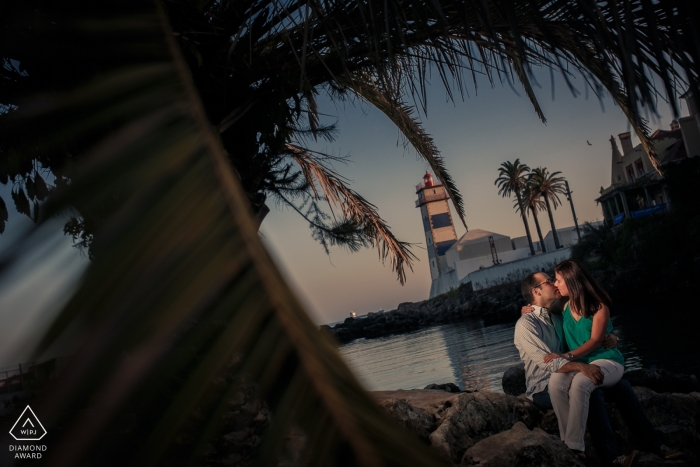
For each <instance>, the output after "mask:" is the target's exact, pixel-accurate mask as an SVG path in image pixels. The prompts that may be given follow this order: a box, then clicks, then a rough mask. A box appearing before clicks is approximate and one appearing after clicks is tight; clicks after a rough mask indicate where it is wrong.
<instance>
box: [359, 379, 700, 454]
mask: <svg viewBox="0 0 700 467" xmlns="http://www.w3.org/2000/svg"><path fill="white" fill-rule="evenodd" d="M431 386H432V385H431ZM435 386H439V385H435ZM634 389H635V392H636V393H637V396H638V397H639V399H640V402H641V403H642V405H643V406H644V408H645V410H646V412H647V414H648V416H649V419H650V420H651V422H652V425H654V427H656V430H657V433H658V434H659V436H660V438H661V441H662V442H663V443H664V444H666V445H668V446H670V447H671V448H672V449H678V450H680V451H683V452H684V453H685V456H686V457H685V459H684V460H683V461H675V462H670V461H666V462H664V461H663V459H661V458H659V457H658V456H655V455H653V454H644V455H642V456H641V457H640V459H639V461H638V462H639V463H638V464H637V465H639V466H640V467H644V466H647V467H653V466H661V465H663V466H667V467H670V466H685V465H700V434H699V431H698V427H700V393H698V392H693V393H690V394H678V393H677V394H668V393H664V394H658V393H656V392H654V391H652V390H650V389H648V388H643V387H635V388H634ZM372 394H373V396H374V397H375V399H376V400H377V402H378V403H379V404H380V405H381V406H382V407H384V409H385V410H386V411H387V412H388V413H390V414H391V415H392V416H393V417H394V418H396V419H397V420H398V421H399V423H400V424H401V425H402V426H404V427H406V428H407V429H409V430H410V431H412V432H413V433H415V434H416V435H417V436H419V437H420V438H421V439H423V440H426V441H428V442H429V444H430V445H431V447H432V448H433V449H434V450H435V451H436V452H437V453H438V454H439V455H440V456H442V457H443V458H445V459H446V460H448V461H449V462H451V463H452V464H455V465H457V464H460V463H461V465H464V466H468V465H476V464H475V463H476V462H479V464H478V465H479V466H480V467H483V466H500V465H508V466H510V465H514V466H518V465H536V466H540V465H543V466H559V465H566V466H569V465H583V464H580V463H579V464H576V463H575V462H578V460H577V459H573V461H572V458H571V457H565V456H564V457H563V454H562V451H561V450H562V449H564V452H567V453H568V451H567V449H566V447H565V446H564V445H563V444H562V443H561V442H560V441H558V431H559V430H558V424H557V419H556V415H555V414H554V412H553V411H552V410H549V411H547V412H546V413H543V412H542V411H541V410H540V409H538V408H537V407H536V406H535V405H534V404H533V403H532V402H531V401H530V400H528V399H527V398H526V397H525V396H524V395H520V396H518V397H515V396H510V395H507V394H498V393H488V392H481V393H474V394H469V393H464V392H462V393H457V394H455V393H450V392H445V391H439V390H430V389H428V390H419V389H416V390H410V391H403V390H400V391H381V392H374V393H372ZM608 412H609V414H610V420H611V424H612V426H613V429H614V431H615V432H616V433H617V437H618V446H619V448H620V449H621V451H622V452H629V451H630V450H631V449H639V450H644V449H649V447H648V446H640V445H638V443H636V441H635V440H634V439H633V437H632V434H631V432H630V431H629V429H628V428H627V426H625V424H624V421H623V420H624V419H623V418H622V416H621V414H620V412H619V410H617V408H616V407H615V405H614V404H608ZM518 424H520V425H521V426H518ZM516 426H517V429H516ZM530 430H532V431H530ZM543 452H544V453H546V455H545V454H543ZM586 454H587V456H588V459H587V460H586V466H588V467H600V461H599V459H598V457H597V455H596V453H595V450H594V449H593V443H592V442H591V439H590V436H589V434H587V435H586ZM543 456H544V457H543Z"/></svg>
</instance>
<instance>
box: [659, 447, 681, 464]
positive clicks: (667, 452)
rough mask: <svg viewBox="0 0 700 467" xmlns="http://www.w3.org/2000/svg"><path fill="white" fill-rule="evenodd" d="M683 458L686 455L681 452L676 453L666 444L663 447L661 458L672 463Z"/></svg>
mask: <svg viewBox="0 0 700 467" xmlns="http://www.w3.org/2000/svg"><path fill="white" fill-rule="evenodd" d="M683 456H685V454H684V453H682V452H681V451H674V450H673V449H671V448H669V447H668V446H666V445H665V444H662V445H661V458H663V459H664V460H667V461H670V460H674V459H680V458H682V457H683Z"/></svg>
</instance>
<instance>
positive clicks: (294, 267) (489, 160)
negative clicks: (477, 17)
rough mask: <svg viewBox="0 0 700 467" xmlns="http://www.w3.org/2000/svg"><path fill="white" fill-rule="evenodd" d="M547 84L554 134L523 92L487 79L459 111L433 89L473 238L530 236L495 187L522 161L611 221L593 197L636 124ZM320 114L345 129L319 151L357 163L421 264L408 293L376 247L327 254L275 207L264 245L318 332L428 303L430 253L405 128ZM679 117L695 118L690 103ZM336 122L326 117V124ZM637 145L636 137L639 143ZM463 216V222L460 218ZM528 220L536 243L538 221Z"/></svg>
mask: <svg viewBox="0 0 700 467" xmlns="http://www.w3.org/2000/svg"><path fill="white" fill-rule="evenodd" d="M537 77H538V79H539V82H540V84H541V88H540V89H538V90H537V94H538V98H539V99H540V105H541V107H542V108H543V110H544V113H545V117H546V118H547V124H546V125H544V124H543V123H542V122H541V121H540V120H539V119H538V117H537V115H536V114H535V111H534V110H533V107H532V105H531V104H530V102H529V100H528V99H527V98H526V96H525V95H524V93H523V92H522V91H521V89H520V88H519V87H516V90H518V93H519V95H517V94H516V93H515V91H514V90H513V89H511V87H509V86H508V84H507V83H504V85H503V86H501V85H500V84H498V83H497V84H496V86H495V87H493V88H491V87H490V85H489V83H488V82H487V81H486V79H482V80H481V82H480V83H479V87H478V92H477V93H475V92H474V88H473V87H471V88H470V89H469V94H470V96H469V97H467V98H465V100H464V101H462V100H461V99H460V100H458V101H457V102H455V103H454V104H453V103H450V102H448V101H447V97H446V93H445V91H444V88H443V86H442V84H441V82H440V81H439V77H437V76H436V77H435V79H434V80H433V81H434V85H433V86H432V87H431V88H430V92H429V95H428V115H427V118H425V117H424V116H423V118H422V121H423V123H424V126H425V128H426V129H427V131H428V133H429V134H431V135H432V137H433V138H434V140H435V143H436V144H437V146H438V148H439V150H440V151H441V153H442V155H443V157H444V158H445V162H446V164H447V168H448V170H449V172H450V173H451V175H452V177H453V178H454V180H455V182H456V183H457V187H458V189H459V190H460V192H461V193H462V195H463V197H464V204H465V213H466V221H467V225H468V227H469V228H470V229H483V230H488V231H493V232H497V233H501V234H505V235H509V236H510V237H520V236H523V235H525V231H524V227H523V224H522V221H521V220H520V217H519V216H518V215H517V214H516V213H515V211H514V210H513V199H509V198H505V199H504V198H501V197H500V196H499V195H498V189H497V187H496V186H495V185H494V180H495V179H496V178H497V171H498V167H499V165H500V164H501V163H502V162H505V161H513V160H515V159H516V158H519V159H520V160H521V162H523V163H525V164H527V165H529V166H530V167H533V168H534V167H540V166H543V167H547V168H548V169H549V170H550V171H557V170H558V171H561V172H562V176H564V177H566V178H567V179H568V180H569V184H570V187H571V190H572V191H573V198H574V203H575V207H576V214H577V216H578V218H579V222H580V223H581V224H583V223H584V222H586V221H595V220H601V219H602V212H601V209H600V207H599V206H597V205H596V203H595V201H594V200H595V198H597V196H598V192H599V190H600V188H601V186H604V187H607V186H609V184H610V158H611V149H610V142H609V139H610V135H614V136H615V137H616V138H617V135H618V134H619V133H622V132H625V131H628V130H629V129H630V127H629V124H628V123H627V119H626V118H625V116H624V115H623V114H622V112H621V111H620V109H619V108H618V107H616V106H615V105H614V104H613V102H612V100H611V99H609V98H607V99H604V100H603V106H604V109H605V110H604V111H603V110H602V109H601V103H600V101H599V100H598V99H597V97H596V96H595V95H594V94H593V93H592V92H589V95H588V99H586V97H585V94H584V86H583V84H582V82H581V80H580V79H579V80H578V81H577V82H576V86H577V87H578V89H579V91H580V92H581V95H580V96H579V97H578V98H574V97H572V95H571V92H570V91H569V89H568V88H567V87H566V85H565V83H564V82H563V80H562V79H561V78H560V77H557V79H556V81H555V98H554V100H552V88H551V85H550V75H549V72H548V71H547V72H540V73H538V75H537ZM321 112H323V113H326V114H329V115H333V116H337V119H338V128H339V130H340V131H339V136H338V138H337V140H336V141H335V142H333V143H331V144H328V143H322V144H319V145H318V146H317V147H316V149H319V150H325V151H326V152H329V153H331V154H334V155H340V156H349V157H350V159H351V161H352V162H351V163H350V164H348V165H347V166H342V165H336V166H335V168H336V169H337V170H338V171H339V172H340V173H341V174H343V175H345V176H346V177H348V178H349V179H351V180H352V185H351V187H352V188H353V189H354V190H356V191H357V192H359V193H360V194H361V195H363V196H364V197H365V198H366V199H368V200H369V201H371V202H373V203H374V204H375V205H376V206H377V207H378V209H379V213H380V215H382V217H383V218H384V219H385V220H386V221H387V222H388V224H389V225H390V226H391V228H392V230H393V232H394V234H395V235H396V236H397V237H398V238H399V239H401V240H403V241H407V242H411V243H416V244H417V245H416V247H414V249H413V251H414V253H415V254H416V256H418V258H419V261H417V262H416V263H415V264H414V267H413V273H410V272H409V274H408V280H407V283H406V285H405V286H403V287H402V286H401V285H400V284H399V283H398V281H397V280H396V277H395V275H394V274H393V273H392V272H391V269H390V266H389V265H386V266H382V264H381V262H380V261H379V260H378V254H377V251H376V250H369V249H368V250H363V251H361V252H359V253H354V254H349V253H347V252H346V251H344V250H342V249H340V248H335V249H333V250H331V254H330V256H327V255H326V254H325V253H324V251H323V249H322V247H321V246H320V245H319V244H317V243H316V242H314V240H313V239H312V238H311V235H310V231H309V229H308V227H307V224H306V222H305V221H304V220H303V219H302V218H301V217H300V216H299V215H298V214H296V213H295V212H292V211H290V210H288V209H285V208H282V207H278V208H275V206H273V205H271V206H270V208H271V209H272V212H271V213H270V214H269V215H268V216H267V218H266V219H265V221H264V222H263V224H262V228H261V232H262V233H263V235H264V236H265V242H266V244H267V245H268V246H269V248H270V250H271V251H272V252H273V254H274V255H275V257H276V259H277V261H278V264H279V265H280V266H281V267H282V269H283V270H284V271H285V272H286V274H287V277H288V278H289V280H290V282H291V283H292V285H293V286H294V287H295V288H296V290H297V292H298V295H299V296H300V298H301V299H302V300H303V301H304V303H305V304H306V305H307V308H308V310H309V311H310V313H311V314H312V316H313V317H314V319H315V320H316V321H317V322H318V323H329V322H335V321H339V320H342V319H345V318H346V317H348V316H349V313H350V312H351V311H355V312H356V313H357V314H358V315H361V314H365V313H367V312H370V311H377V310H379V309H384V310H387V311H388V310H392V309H395V308H396V307H397V305H398V304H399V303H401V302H407V301H420V300H425V299H427V298H428V293H429V291H430V272H429V268H428V259H427V258H428V256H427V250H426V249H425V237H424V234H423V225H422V222H421V219H420V212H419V210H418V209H417V208H416V207H415V204H414V201H415V199H416V195H415V185H416V184H417V183H419V182H420V181H421V180H422V177H423V175H424V174H425V171H426V169H427V168H428V166H427V164H426V163H425V162H423V161H422V160H418V159H417V158H416V153H415V151H414V150H412V148H411V149H409V150H407V151H404V148H403V146H402V145H401V138H400V136H399V134H398V132H397V129H396V127H395V126H394V125H393V124H392V123H391V122H390V121H389V120H388V118H386V117H385V116H384V115H383V114H381V112H379V111H378V110H376V109H373V108H370V107H369V106H366V105H365V106H355V107H353V106H348V105H346V106H345V107H336V106H335V105H334V104H333V103H331V102H329V101H328V100H324V101H322V103H321ZM659 112H660V116H661V118H660V121H657V122H650V126H651V128H652V131H653V130H655V129H656V128H659V127H661V128H663V129H670V123H671V120H672V112H671V110H670V108H669V106H668V105H667V104H666V103H664V102H661V103H660V105H659ZM681 114H682V115H687V110H686V108H685V106H683V107H682V108H681ZM333 121H335V119H333V118H327V120H326V123H331V122H333ZM586 140H588V141H590V142H591V143H592V146H589V145H588V144H587V143H586ZM397 143H398V144H397ZM638 143H639V141H638V139H637V138H636V136H633V144H635V145H636V144H638ZM618 146H619V142H618ZM562 201H563V202H565V203H566V204H565V205H564V206H560V207H559V209H557V211H556V212H555V215H554V221H555V225H556V226H557V227H569V226H573V218H572V215H571V209H570V207H569V204H568V202H567V201H566V200H565V199H564V197H562ZM453 217H454V218H455V219H457V218H456V215H455V211H454V209H453ZM540 221H541V226H542V230H543V235H545V234H546V233H547V232H548V231H549V230H550V228H549V222H548V221H547V220H546V215H544V214H543V215H542V216H541V217H540ZM530 222H531V231H532V234H533V238H536V231H535V227H534V223H532V221H530ZM456 229H457V236H458V237H459V236H461V235H463V234H464V232H465V230H464V227H463V226H462V225H461V224H458V225H456Z"/></svg>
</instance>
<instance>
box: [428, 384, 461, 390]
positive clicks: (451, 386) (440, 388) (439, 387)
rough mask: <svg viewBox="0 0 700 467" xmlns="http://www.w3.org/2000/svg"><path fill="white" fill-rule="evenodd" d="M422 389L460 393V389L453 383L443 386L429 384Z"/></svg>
mask: <svg viewBox="0 0 700 467" xmlns="http://www.w3.org/2000/svg"><path fill="white" fill-rule="evenodd" d="M423 389H433V390H438V391H445V392H462V390H461V389H459V386H457V385H456V384H454V383H445V384H435V383H433V384H429V385H427V386H426V387H425V388H423Z"/></svg>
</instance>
